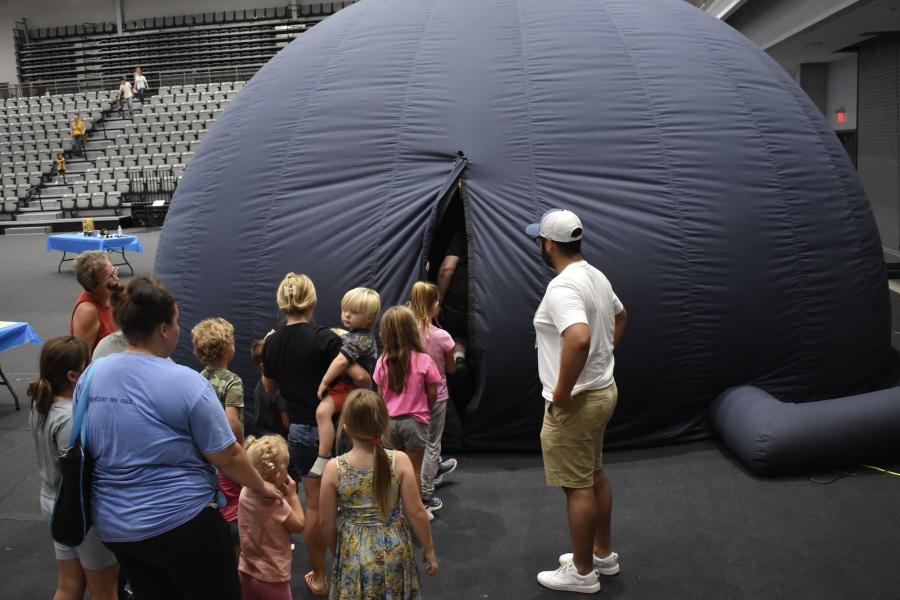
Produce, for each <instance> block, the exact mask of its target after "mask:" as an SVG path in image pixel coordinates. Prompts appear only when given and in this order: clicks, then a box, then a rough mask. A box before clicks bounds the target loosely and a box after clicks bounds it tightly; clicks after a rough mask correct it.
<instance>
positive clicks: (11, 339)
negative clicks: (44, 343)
mask: <svg viewBox="0 0 900 600" xmlns="http://www.w3.org/2000/svg"><path fill="white" fill-rule="evenodd" d="M40 343H41V338H39V337H38V335H37V334H36V333H35V332H34V329H32V328H31V325H29V324H28V323H22V322H10V321H0V351H3V350H9V349H10V348H15V347H16V346H21V345H23V344H40Z"/></svg>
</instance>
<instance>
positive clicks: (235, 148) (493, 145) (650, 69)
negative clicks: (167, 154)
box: [156, 0, 890, 448]
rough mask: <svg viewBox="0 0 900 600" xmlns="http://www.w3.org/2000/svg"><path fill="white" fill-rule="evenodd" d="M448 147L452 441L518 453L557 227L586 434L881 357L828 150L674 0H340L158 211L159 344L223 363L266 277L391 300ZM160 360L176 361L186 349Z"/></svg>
mask: <svg viewBox="0 0 900 600" xmlns="http://www.w3.org/2000/svg"><path fill="white" fill-rule="evenodd" d="M457 151H462V152H464V153H465V156H466V157H467V158H468V161H469V164H468V167H467V168H466V170H465V171H464V172H463V175H462V178H463V185H464V200H465V206H466V214H467V218H468V221H469V225H470V240H469V242H470V258H471V260H470V262H469V264H470V277H471V281H472V284H471V285H470V291H471V293H472V297H473V300H472V302H473V306H472V309H473V310H472V331H471V337H472V338H473V342H474V344H475V346H476V348H477V350H476V354H475V358H476V360H477V366H478V376H479V388H478V393H477V394H476V397H475V399H474V401H473V404H472V405H471V406H470V408H471V412H470V414H469V415H468V418H467V421H466V428H467V434H468V440H469V442H470V443H471V444H472V445H473V446H482V447H508V448H523V447H534V446H535V445H536V444H537V430H538V429H539V427H540V415H541V402H542V401H541V398H540V393H539V389H540V388H539V384H538V380H537V374H536V371H537V369H536V359H535V350H534V331H533V328H532V325H531V319H532V316H533V313H534V310H535V309H536V307H537V305H538V302H539V299H540V297H541V295H542V293H543V289H544V287H545V285H546V283H547V281H548V280H549V279H550V277H551V276H552V273H551V272H550V271H549V270H548V269H547V268H546V267H544V266H543V263H542V262H541V260H540V257H539V256H538V253H537V249H536V248H535V246H534V244H533V242H532V241H531V240H530V239H528V238H527V237H526V236H525V235H524V233H523V227H524V225H525V224H526V223H528V222H532V221H535V220H537V219H538V218H539V216H540V215H541V214H542V213H543V212H544V211H545V210H547V209H548V208H551V207H564V208H569V209H571V210H574V211H575V212H576V213H578V214H579V215H580V216H581V218H582V220H583V222H584V224H585V238H584V249H585V254H586V256H587V258H588V260H589V261H590V262H591V263H593V264H594V265H596V266H597V267H598V268H600V269H601V270H603V271H604V272H605V273H606V274H607V276H608V277H609V279H610V281H611V282H612V284H613V286H614V288H615V289H616V291H617V293H618V295H619V297H620V298H621V299H622V300H623V302H624V303H625V305H626V307H627V308H628V311H629V315H630V323H629V327H628V331H627V333H626V339H625V342H624V343H623V345H622V347H621V348H620V349H619V351H618V352H617V374H616V378H617V381H618V383H619V389H620V402H619V408H618V409H617V412H616V416H615V418H614V421H613V424H612V427H611V429H610V431H609V434H608V438H609V440H610V441H611V442H612V443H613V444H618V445H624V444H628V445H639V444H655V443H664V442H670V441H681V440H689V439H693V438H697V437H701V436H704V435H706V432H707V427H706V423H705V414H706V408H707V406H708V404H709V402H710V401H711V400H712V399H713V398H714V397H715V396H716V395H717V394H718V393H720V392H721V391H722V390H723V389H725V388H727V387H729V386H732V385H736V384H742V383H753V384H755V385H757V386H759V387H761V388H764V389H765V390H767V391H768V392H770V393H772V394H773V395H776V396H779V397H782V398H784V399H788V400H812V399H820V398H825V397H833V396H840V395H846V394H851V393H856V392H862V391H866V390H869V389H871V388H872V387H874V386H875V385H877V384H878V383H879V381H880V380H881V378H882V377H883V375H884V374H885V371H886V369H887V365H888V362H889V352H890V309H889V303H888V291H887V286H886V282H885V275H884V270H883V264H882V256H881V249H880V244H879V239H878V233H877V231H876V228H875V224H874V220H873V218H872V215H871V212H870V209H869V206H868V203H867V200H866V198H865V195H864V193H863V191H862V189H861V186H860V184H859V182H858V180H857V178H856V175H855V173H854V171H853V169H852V167H851V165H850V163H849V161H848V160H847V158H846V156H845V155H844V152H843V149H842V148H841V146H840V145H839V143H838V142H837V140H836V138H835V136H834V135H833V133H832V132H831V131H830V130H829V128H828V127H827V125H826V123H825V121H824V120H823V118H822V116H821V115H820V114H819V113H818V111H817V110H816V108H815V107H814V106H813V105H812V104H811V103H810V101H809V100H808V99H807V97H806V96H805V95H804V93H803V92H802V91H801V90H800V89H799V88H798V87H797V85H796V84H795V83H794V81H792V80H791V79H790V77H789V76H788V75H787V73H786V72H784V71H783V70H782V69H781V67H779V66H778V65H777V64H776V63H774V62H773V61H772V60H771V59H770V58H769V57H768V56H766V55H765V54H764V53H763V52H762V51H761V50H759V49H758V48H757V47H755V46H754V45H753V44H752V43H750V42H749V41H748V40H746V39H745V38H743V37H742V36H741V35H740V34H738V33H737V32H735V31H734V30H733V29H731V28H730V27H728V26H727V25H725V24H723V23H721V22H719V21H717V20H715V19H713V18H712V17H711V16H709V15H707V14H705V13H703V12H702V11H699V10H697V9H695V8H694V7H693V6H691V5H689V4H688V3H686V2H683V0H566V1H565V2H548V1H547V0H490V1H485V0H453V1H448V0H363V1H362V2H359V3H358V4H355V5H353V6H351V7H349V8H346V9H344V10H342V11H340V12H339V13H337V14H336V15H334V16H332V17H330V18H328V19H326V20H325V21H324V22H322V23H321V24H319V25H317V26H316V27H314V28H313V29H312V30H310V31H309V32H308V33H305V34H304V35H302V36H301V37H300V38H299V39H297V40H296V41H295V42H293V43H292V44H291V45H290V46H288V47H287V48H286V49H285V50H283V51H282V52H280V53H279V54H278V55H277V56H275V57H274V58H273V59H272V60H271V61H270V62H269V63H268V64H267V65H266V66H265V67H264V68H263V69H262V70H261V71H260V72H259V73H258V74H257V75H256V76H255V77H253V79H252V80H251V81H250V82H249V84H248V85H247V86H246V87H245V88H244V89H243V91H242V92H241V93H240V95H238V97H237V98H236V100H235V101H234V103H233V104H232V105H231V106H230V107H229V108H228V109H227V110H226V111H225V113H224V114H223V115H222V116H221V117H220V118H219V119H218V121H217V123H216V125H215V127H214V128H213V129H212V131H211V132H210V134H209V135H208V136H207V138H206V139H205V140H204V142H203V144H202V145H201V147H200V148H199V152H198V153H197V156H196V157H195V159H194V160H193V162H192V163H191V165H190V167H189V168H188V170H187V173H186V175H185V177H184V181H183V182H182V184H181V186H180V187H179V190H178V193H177V194H176V197H175V200H174V203H173V205H172V209H171V211H170V212H169V216H168V219H167V221H166V226H165V229H164V231H163V235H162V238H161V242H160V248H159V253H158V256H157V263H156V272H157V275H158V276H159V277H161V278H162V279H163V280H164V281H165V283H166V284H167V285H168V286H169V287H170V288H171V289H172V290H173V291H174V292H175V293H176V294H177V296H178V298H179V301H180V307H181V311H182V322H183V324H184V325H185V326H188V325H193V324H194V323H196V322H197V321H199V320H200V319H202V318H205V317H208V316H213V315H217V316H223V317H225V318H227V319H228V320H230V321H231V322H233V323H234V325H235V327H236V330H237V334H238V342H239V357H238V359H239V360H238V361H236V365H235V366H236V370H237V371H238V372H239V373H240V374H241V375H242V376H243V377H245V379H247V380H253V379H254V378H255V377H256V374H255V370H254V368H253V366H252V365H251V364H250V360H249V356H248V353H247V351H246V349H247V348H248V347H249V342H250V340H251V339H253V338H255V337H259V336H261V335H262V334H264V333H265V332H266V331H267V330H268V329H269V328H270V327H271V326H272V325H273V321H274V310H273V307H274V301H273V300H274V293H275V288H276V286H277V283H278V281H280V279H281V277H282V276H283V275H284V273H285V272H287V271H297V272H304V273H307V274H309V275H310V276H311V277H312V278H313V280H314V281H315V283H316V286H317V288H318V292H319V305H318V308H317V312H316V316H317V318H318V320H319V321H320V322H322V323H323V324H337V320H338V305H339V300H340V297H341V295H342V294H343V292H344V291H346V290H348V289H350V288H352V287H355V286H359V285H365V286H370V287H373V288H375V289H378V290H380V291H381V293H382V296H383V300H384V302H385V304H386V305H387V304H391V303H398V302H402V301H405V300H406V298H407V294H408V290H409V287H410V285H411V284H412V282H413V281H415V280H416V279H417V278H419V277H421V275H422V262H423V261H422V258H423V256H424V249H423V244H424V243H425V240H426V238H427V236H428V232H429V229H430V227H431V224H432V223H433V221H434V218H435V207H436V204H437V200H438V199H437V195H438V192H439V190H440V188H441V187H442V185H444V184H445V183H446V182H447V178H448V176H449V175H450V173H451V169H452V168H453V166H452V163H453V159H454V156H455V154H456V152H457ZM187 337H188V336H185V339H183V340H182V343H181V346H180V355H179V358H180V359H183V360H187V359H188V357H189V355H190V352H189V350H190V340H189V339H187Z"/></svg>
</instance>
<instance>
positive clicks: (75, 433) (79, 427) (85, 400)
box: [69, 359, 103, 448]
mask: <svg viewBox="0 0 900 600" xmlns="http://www.w3.org/2000/svg"><path fill="white" fill-rule="evenodd" d="M101 360H103V359H99V360H96V361H94V362H92V363H91V364H90V366H89V367H88V368H87V369H86V370H85V372H84V373H83V374H82V375H81V376H82V378H83V379H84V384H83V385H82V386H81V393H80V394H78V397H77V399H76V400H75V414H74V415H73V416H72V434H71V436H70V437H69V446H74V445H75V442H77V441H78V439H79V438H81V447H82V448H86V447H87V435H86V433H85V431H84V428H85V426H84V417H85V414H86V413H87V409H88V404H89V403H90V395H91V380H92V379H93V378H94V367H95V366H96V365H97V363H99V362H100V361H101Z"/></svg>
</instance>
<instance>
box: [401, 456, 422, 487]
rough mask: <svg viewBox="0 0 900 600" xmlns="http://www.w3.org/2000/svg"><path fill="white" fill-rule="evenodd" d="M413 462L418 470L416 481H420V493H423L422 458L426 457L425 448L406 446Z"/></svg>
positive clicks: (414, 467)
mask: <svg viewBox="0 0 900 600" xmlns="http://www.w3.org/2000/svg"><path fill="white" fill-rule="evenodd" d="M404 452H406V455H407V456H408V457H409V460H410V461H411V462H412V464H413V470H414V471H415V472H416V481H417V482H418V483H419V495H420V496H421V494H422V459H423V458H424V457H425V448H406V449H405V450H404Z"/></svg>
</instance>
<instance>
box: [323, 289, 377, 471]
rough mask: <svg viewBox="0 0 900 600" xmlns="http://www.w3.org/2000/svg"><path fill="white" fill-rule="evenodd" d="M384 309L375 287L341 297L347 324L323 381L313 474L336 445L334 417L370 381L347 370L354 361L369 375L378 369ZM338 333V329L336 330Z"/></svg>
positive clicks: (354, 290)
mask: <svg viewBox="0 0 900 600" xmlns="http://www.w3.org/2000/svg"><path fill="white" fill-rule="evenodd" d="M380 311H381V297H380V296H379V295H378V292H376V291H375V290H370V289H368V288H354V289H352V290H350V291H349V292H347V293H346V294H344V297H343V298H342V299H341V324H342V325H343V326H344V327H346V328H347V329H346V331H342V330H339V331H342V332H341V333H340V334H339V335H340V336H341V350H340V352H339V353H338V355H337V356H336V357H335V358H334V360H333V361H332V362H331V365H330V366H329V367H328V370H327V371H326V372H325V375H324V376H322V382H321V383H320V384H319V390H318V393H317V396H318V398H319V406H318V407H316V424H317V425H318V427H319V457H318V458H317V459H316V462H315V463H314V464H313V466H312V468H311V469H310V470H309V473H310V475H313V476H319V475H321V474H322V471H323V469H325V465H326V464H327V463H328V459H329V458H331V449H332V448H333V447H334V424H333V422H332V417H334V415H335V413H339V412H341V407H342V406H343V405H344V400H345V399H346V398H347V394H349V393H350V392H352V391H353V390H354V389H355V388H356V387H367V386H368V383H369V382H359V381H357V382H354V381H352V380H351V379H350V378H348V377H345V376H344V373H345V372H346V371H347V368H348V367H349V366H350V365H352V364H353V363H356V364H358V365H359V366H361V367H362V368H364V369H365V370H366V372H367V373H368V374H369V376H371V375H372V372H373V371H374V370H375V360H376V359H377V358H378V350H377V348H376V346H375V334H374V332H373V331H372V329H373V328H374V327H375V319H377V318H378V313H379V312H380ZM335 333H337V332H335Z"/></svg>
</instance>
